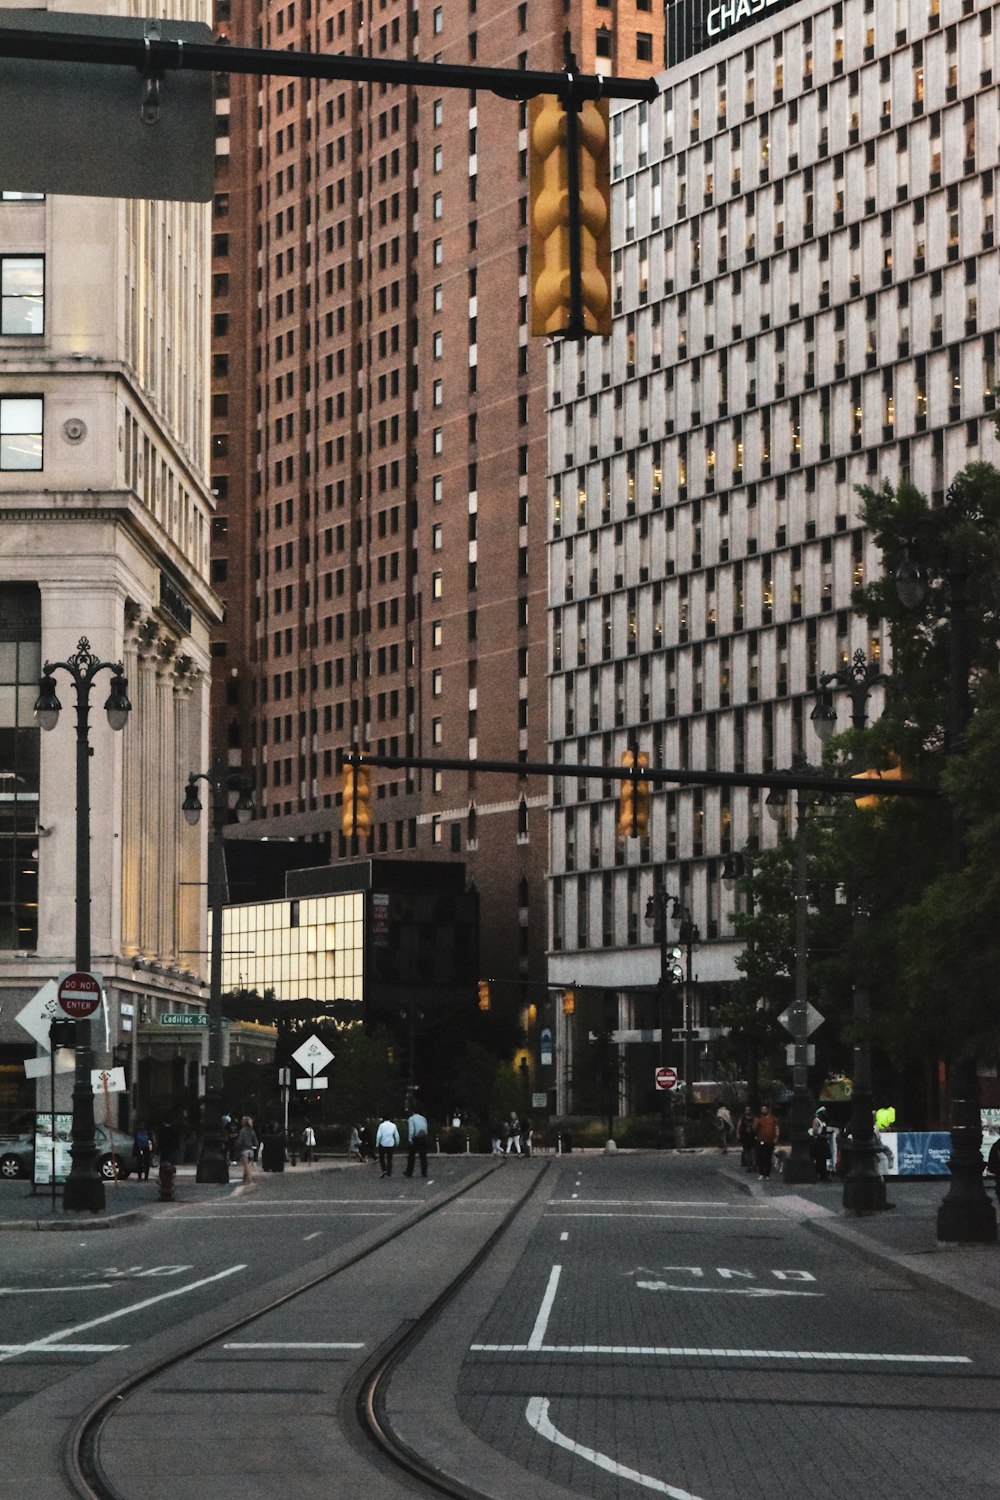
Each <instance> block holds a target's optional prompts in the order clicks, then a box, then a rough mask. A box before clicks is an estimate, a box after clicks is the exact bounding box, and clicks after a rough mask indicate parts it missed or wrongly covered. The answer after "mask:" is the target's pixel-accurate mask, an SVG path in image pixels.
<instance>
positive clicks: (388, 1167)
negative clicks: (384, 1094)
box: [375, 1115, 399, 1177]
mask: <svg viewBox="0 0 1000 1500" xmlns="http://www.w3.org/2000/svg"><path fill="white" fill-rule="evenodd" d="M398 1145H399V1131H398V1130H397V1129H396V1127H395V1125H394V1124H393V1122H392V1121H391V1120H390V1119H389V1116H388V1115H383V1116H382V1123H381V1125H380V1126H379V1128H378V1129H377V1130H376V1132H375V1146H376V1149H377V1151H378V1159H379V1165H380V1166H381V1168H382V1176H383V1177H391V1176H392V1157H393V1152H394V1151H395V1149H396V1147H397V1146H398Z"/></svg>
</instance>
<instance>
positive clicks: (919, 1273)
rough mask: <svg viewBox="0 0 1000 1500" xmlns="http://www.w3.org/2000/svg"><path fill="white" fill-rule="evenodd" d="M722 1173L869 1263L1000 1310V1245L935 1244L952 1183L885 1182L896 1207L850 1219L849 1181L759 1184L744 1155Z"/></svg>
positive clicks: (990, 1188) (992, 1192)
mask: <svg viewBox="0 0 1000 1500" xmlns="http://www.w3.org/2000/svg"><path fill="white" fill-rule="evenodd" d="M719 1170H720V1172H721V1174H722V1176H724V1177H726V1178H727V1179H728V1180H729V1181H731V1182H733V1183H735V1184H736V1185H737V1186H738V1187H739V1188H740V1189H742V1190H743V1191H744V1192H747V1193H749V1194H750V1196H751V1197H752V1198H755V1199H767V1200H768V1201H769V1202H771V1203H773V1204H775V1206H777V1207H779V1208H782V1209H783V1210H784V1211H785V1212H787V1213H789V1214H792V1215H794V1216H795V1217H801V1218H802V1219H803V1220H804V1221H805V1223H806V1224H807V1225H808V1227H809V1229H811V1230H813V1231H814V1232H815V1233H816V1234H822V1235H825V1236H826V1237H827V1238H828V1239H834V1240H837V1241H839V1242H840V1243H841V1244H843V1245H849V1246H851V1247H852V1249H854V1250H856V1251H858V1252H859V1253H860V1254H862V1255H866V1256H868V1257H869V1259H872V1260H880V1261H887V1262H889V1263H890V1264H891V1265H893V1266H895V1267H896V1268H897V1269H898V1270H900V1271H902V1272H903V1273H904V1274H905V1275H907V1276H909V1277H911V1278H912V1279H913V1280H916V1281H923V1282H932V1283H933V1284H934V1285H935V1286H937V1287H943V1288H945V1289H947V1290H948V1291H951V1292H954V1293H956V1294H958V1295H959V1296H961V1297H965V1298H968V1299H970V1300H971V1301H973V1302H976V1303H979V1304H980V1305H981V1306H983V1307H988V1308H990V1309H991V1311H993V1312H1000V1245H964V1244H950V1243H947V1244H946V1243H942V1242H939V1241H938V1238H937V1211H938V1208H939V1207H940V1205H941V1202H942V1200H943V1199H944V1197H945V1196H946V1195H947V1192H948V1187H949V1183H950V1179H949V1178H947V1177H936V1178H929V1179H921V1180H913V1179H909V1178H899V1179H894V1178H887V1179H886V1185H885V1186H886V1198H887V1201H888V1202H889V1203H891V1204H893V1205H894V1207H893V1208H892V1209H888V1210H886V1212H885V1213H879V1214H860V1215H859V1214H847V1213H845V1211H844V1208H843V1204H842V1201H841V1200H842V1197H843V1182H842V1181H841V1180H840V1179H839V1178H838V1179H833V1180H831V1181H830V1182H817V1183H806V1184H801V1183H800V1184H796V1185H795V1186H791V1187H786V1186H785V1184H784V1183H783V1182H782V1180H781V1177H780V1176H779V1175H777V1174H775V1175H774V1176H772V1177H770V1178H769V1179H768V1180H767V1182H759V1181H758V1180H757V1176H756V1174H753V1175H751V1174H750V1173H747V1172H744V1171H742V1170H741V1168H740V1166H739V1157H738V1155H737V1156H732V1157H730V1159H729V1162H726V1160H725V1159H724V1158H723V1159H722V1160H721V1161H720V1167H719ZM984 1182H985V1187H986V1195H987V1197H988V1198H989V1200H990V1202H991V1203H992V1204H993V1206H994V1208H996V1206H997V1197H996V1189H995V1187H994V1183H993V1179H992V1178H986V1179H984Z"/></svg>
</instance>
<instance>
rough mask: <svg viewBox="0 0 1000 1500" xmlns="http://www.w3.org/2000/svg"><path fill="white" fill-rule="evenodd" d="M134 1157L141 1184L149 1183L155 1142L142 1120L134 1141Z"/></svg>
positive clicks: (136, 1172) (137, 1175) (136, 1173)
mask: <svg viewBox="0 0 1000 1500" xmlns="http://www.w3.org/2000/svg"><path fill="white" fill-rule="evenodd" d="M132 1155H133V1156H134V1157H135V1175H136V1177H137V1178H138V1179H139V1181H140V1182H148V1181H149V1164H150V1162H151V1161H152V1159H153V1142H152V1139H151V1138H150V1134H149V1131H148V1130H147V1129H146V1126H145V1123H144V1122H143V1121H142V1120H140V1121H139V1125H138V1128H137V1130H136V1132H135V1138H134V1140H133V1141H132Z"/></svg>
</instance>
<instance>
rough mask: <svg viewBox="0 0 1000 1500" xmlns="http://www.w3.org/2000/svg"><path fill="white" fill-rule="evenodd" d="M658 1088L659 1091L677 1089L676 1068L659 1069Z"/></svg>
mask: <svg viewBox="0 0 1000 1500" xmlns="http://www.w3.org/2000/svg"><path fill="white" fill-rule="evenodd" d="M656 1087H657V1089H659V1090H663V1089H675V1088H676V1087H677V1069H676V1068H657V1070H656Z"/></svg>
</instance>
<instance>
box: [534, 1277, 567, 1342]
mask: <svg viewBox="0 0 1000 1500" xmlns="http://www.w3.org/2000/svg"><path fill="white" fill-rule="evenodd" d="M561 1275H562V1266H553V1267H552V1270H551V1271H550V1272H549V1284H548V1286H547V1287H546V1288H545V1296H544V1297H543V1298H542V1305H541V1307H540V1308H539V1309H538V1317H537V1318H536V1319H535V1326H534V1328H533V1329H532V1330H531V1337H530V1338H529V1339H528V1344H527V1347H528V1348H529V1349H541V1348H542V1345H543V1344H544V1342H545V1330H546V1328H547V1327H548V1322H549V1314H550V1313H551V1311H552V1304H553V1302H554V1301H555V1300H556V1289H557V1288H558V1286H559V1278H560V1276H561Z"/></svg>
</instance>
